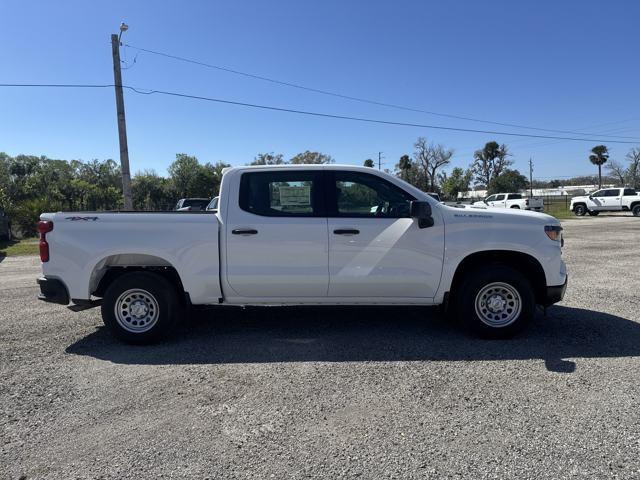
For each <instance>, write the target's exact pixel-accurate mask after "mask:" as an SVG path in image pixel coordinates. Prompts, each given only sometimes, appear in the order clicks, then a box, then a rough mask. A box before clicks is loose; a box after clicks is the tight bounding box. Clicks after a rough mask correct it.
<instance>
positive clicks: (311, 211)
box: [240, 171, 322, 217]
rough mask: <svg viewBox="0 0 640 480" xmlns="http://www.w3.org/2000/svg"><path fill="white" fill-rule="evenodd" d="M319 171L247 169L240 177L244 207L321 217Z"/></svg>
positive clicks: (262, 212) (268, 213)
mask: <svg viewBox="0 0 640 480" xmlns="http://www.w3.org/2000/svg"><path fill="white" fill-rule="evenodd" d="M319 178H320V177H319V172H318V173H316V172H312V171H306V172H295V171H282V172H247V173H243V174H242V178H241V180H240V208H241V209H242V210H245V211H247V212H249V213H254V214H256V215H262V216H267V217H315V216H321V215H322V212H321V203H322V195H321V192H320V185H321V182H320V180H319Z"/></svg>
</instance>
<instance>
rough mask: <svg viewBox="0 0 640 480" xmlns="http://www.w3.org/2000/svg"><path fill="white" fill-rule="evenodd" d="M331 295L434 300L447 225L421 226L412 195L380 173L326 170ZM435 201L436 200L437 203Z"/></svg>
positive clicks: (435, 209) (435, 216)
mask: <svg viewBox="0 0 640 480" xmlns="http://www.w3.org/2000/svg"><path fill="white" fill-rule="evenodd" d="M327 189H328V191H327V212H328V215H329V218H328V227H329V297H361V298H364V297H369V298H374V299H377V300H379V301H381V302H384V301H385V298H388V299H389V300H390V301H397V300H398V299H401V298H406V299H408V298H415V299H429V298H432V297H434V296H435V293H436V291H437V289H438V286H439V283H440V275H441V273H442V263H443V254H444V227H443V222H442V219H441V217H440V216H439V215H438V214H437V211H438V210H437V208H434V220H435V225H434V226H432V227H429V228H422V229H421V228H419V226H418V222H417V221H415V220H414V219H412V218H410V217H409V202H410V201H411V200H414V198H413V196H412V195H411V194H409V193H407V192H405V191H404V190H403V189H401V188H400V187H398V186H396V185H394V184H392V183H391V182H389V181H388V180H386V179H384V178H382V177H380V176H377V175H375V174H370V173H364V172H352V171H341V170H335V171H328V172H327ZM434 204H435V202H434Z"/></svg>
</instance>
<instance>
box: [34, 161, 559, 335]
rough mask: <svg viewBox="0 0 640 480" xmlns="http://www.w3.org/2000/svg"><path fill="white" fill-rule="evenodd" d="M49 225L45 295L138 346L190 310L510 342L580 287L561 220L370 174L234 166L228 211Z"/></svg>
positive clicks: (60, 219)
mask: <svg viewBox="0 0 640 480" xmlns="http://www.w3.org/2000/svg"><path fill="white" fill-rule="evenodd" d="M373 207H375V211H372V208H373ZM40 219H41V221H40V223H39V226H38V228H39V231H40V257H41V260H42V270H43V276H42V277H41V278H40V279H39V280H38V283H39V284H40V290H41V294H40V298H41V299H43V300H46V301H50V302H57V303H61V304H68V303H69V302H70V301H71V302H73V303H74V304H76V305H78V308H83V307H90V306H94V305H96V304H97V303H100V302H101V304H102V317H103V319H104V322H105V324H106V325H107V327H108V328H109V329H110V330H111V331H112V332H113V333H114V334H115V335H116V336H118V337H119V338H121V339H123V340H125V341H127V342H134V343H148V342H152V341H156V340H158V339H159V338H161V337H163V336H165V335H166V334H168V332H169V331H170V330H171V327H172V326H173V325H174V323H175V322H176V320H177V319H178V318H179V316H180V313H179V312H180V311H181V309H182V308H185V307H188V306H190V305H212V306H217V305H238V306H241V305H442V306H443V309H444V310H445V311H446V312H447V313H448V314H449V315H451V316H452V317H455V318H458V319H459V321H460V322H461V323H462V324H464V325H465V326H466V327H468V328H469V329H470V330H471V331H473V332H477V333H479V334H481V335H487V336H493V337H507V336H510V335H513V334H515V333H516V332H518V331H520V330H521V329H522V328H524V327H525V325H526V324H527V323H528V322H529V320H530V319H531V318H532V317H533V315H534V311H535V305H536V304H540V305H545V306H546V305H550V304H553V303H555V302H558V301H560V300H561V299H562V297H563V295H564V292H565V288H566V285H567V272H566V267H565V264H564V262H563V260H562V257H561V247H562V227H561V226H560V223H559V222H558V220H556V219H555V218H553V217H551V216H548V215H544V214H534V213H531V212H526V211H517V210H502V211H501V210H498V209H479V208H476V207H472V206H465V207H462V208H460V207H458V208H453V207H448V206H446V205H443V204H441V203H438V202H436V201H435V200H434V199H433V198H431V197H430V196H429V195H427V194H426V193H424V192H422V191H420V190H419V189H417V188H415V187H413V186H411V185H409V184H408V183H405V182H403V181H402V180H400V179H398V178H396V177H394V176H392V175H389V174H385V173H383V172H380V171H377V170H372V169H370V168H367V167H354V166H337V165H314V166H312V165H302V166H291V165H286V166H260V167H238V168H233V169H230V170H229V171H227V172H226V173H225V174H224V175H223V178H222V185H221V190H220V202H219V210H218V212H217V213H212V212H202V213H195V214H193V215H181V214H174V213H170V212H163V213H148V212H139V213H136V212H123V213H103V212H97V213H86V212H78V213H43V214H42V215H41V216H40ZM390 321H393V319H390Z"/></svg>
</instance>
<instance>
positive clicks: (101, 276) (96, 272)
mask: <svg viewBox="0 0 640 480" xmlns="http://www.w3.org/2000/svg"><path fill="white" fill-rule="evenodd" d="M124 259H126V261H125V260H124ZM131 272H150V273H155V274H157V275H159V276H161V277H163V278H164V279H166V280H167V281H169V283H171V285H173V287H174V288H175V289H176V292H177V293H178V298H179V299H180V301H181V302H182V303H188V294H187V293H186V292H185V289H184V285H183V283H182V279H181V278H180V274H179V273H178V270H177V269H176V268H175V267H174V266H173V265H172V264H171V263H170V262H168V261H166V260H164V259H162V258H160V257H156V256H153V255H146V254H126V255H112V256H109V257H106V258H104V259H102V260H101V261H100V262H98V263H97V264H96V265H95V266H94V268H93V271H92V273H91V277H90V289H89V293H90V294H91V295H94V296H96V297H103V296H104V294H105V292H106V291H107V289H108V288H109V286H110V285H111V284H113V283H114V281H116V280H117V279H118V278H120V277H121V276H122V275H125V274H127V273H131Z"/></svg>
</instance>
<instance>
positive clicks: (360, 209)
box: [329, 171, 415, 218]
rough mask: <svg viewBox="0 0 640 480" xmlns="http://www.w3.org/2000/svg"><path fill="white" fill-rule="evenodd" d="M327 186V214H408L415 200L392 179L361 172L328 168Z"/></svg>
mask: <svg viewBox="0 0 640 480" xmlns="http://www.w3.org/2000/svg"><path fill="white" fill-rule="evenodd" d="M329 190H330V191H329V198H330V204H329V205H330V208H329V215H330V216H337V217H371V218H376V217H381V218H408V217H409V203H410V202H411V201H412V200H415V198H414V197H413V196H412V195H410V194H409V193H407V192H405V191H404V190H402V189H401V188H400V187H397V186H395V185H393V184H392V183H391V182H388V181H386V180H385V179H383V178H380V177H378V176H376V175H371V174H368V173H361V172H346V171H345V172H341V171H335V172H331V173H330V180H329Z"/></svg>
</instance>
